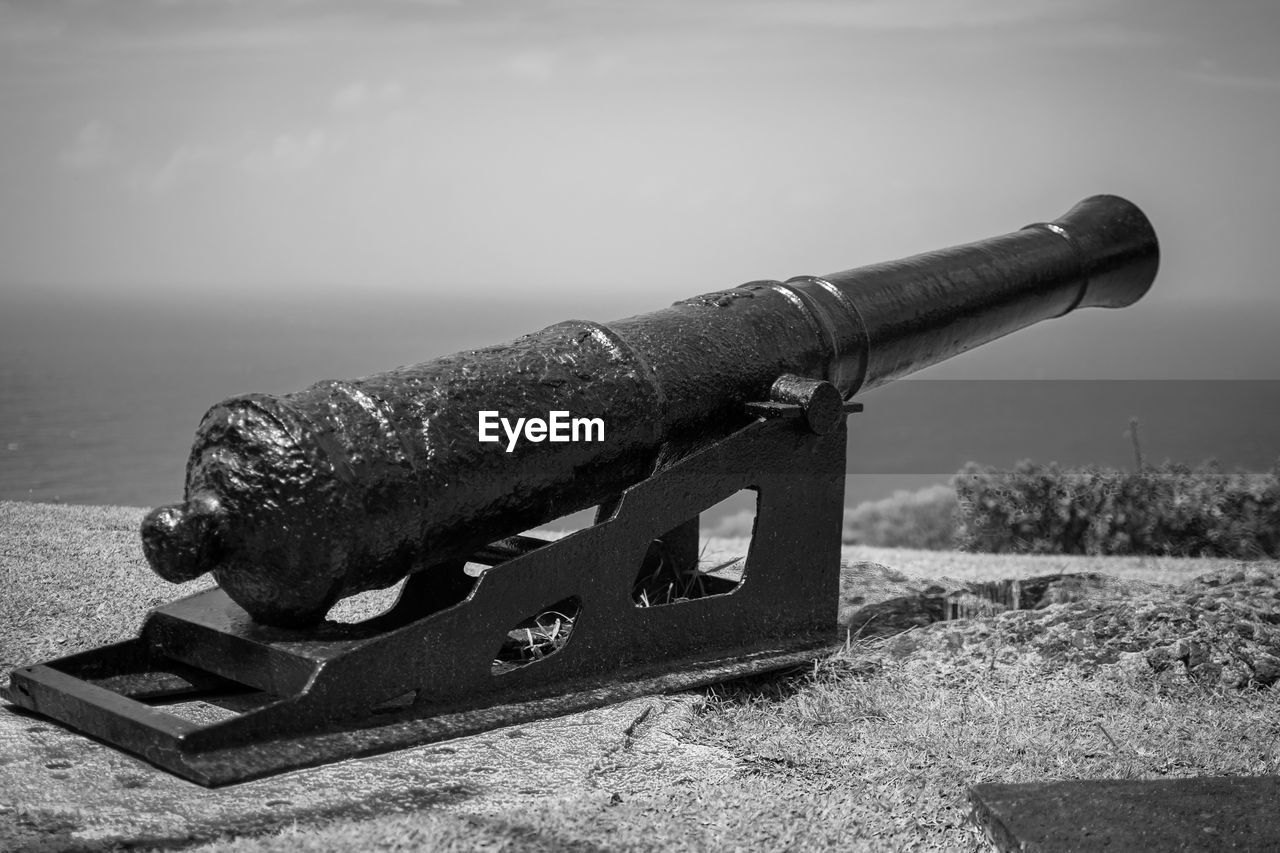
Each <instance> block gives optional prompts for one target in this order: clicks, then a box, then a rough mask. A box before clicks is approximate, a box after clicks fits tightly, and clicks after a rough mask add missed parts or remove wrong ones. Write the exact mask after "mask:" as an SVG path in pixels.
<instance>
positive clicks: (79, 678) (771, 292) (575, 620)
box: [7, 196, 1159, 784]
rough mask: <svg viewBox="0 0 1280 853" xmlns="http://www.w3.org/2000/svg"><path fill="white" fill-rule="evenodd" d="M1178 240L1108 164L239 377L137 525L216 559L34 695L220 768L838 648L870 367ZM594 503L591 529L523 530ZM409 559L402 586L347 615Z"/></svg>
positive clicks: (55, 673) (1060, 303) (903, 359)
mask: <svg viewBox="0 0 1280 853" xmlns="http://www.w3.org/2000/svg"><path fill="white" fill-rule="evenodd" d="M1158 256H1159V255H1158V246H1157V242H1156V237H1155V233H1154V231H1153V229H1152V227H1151V224H1150V223H1149V222H1148V220H1147V218H1146V217H1145V216H1144V215H1143V214H1142V212H1141V211H1140V210H1139V209H1138V208H1137V207H1136V206H1134V205H1133V204H1131V203H1129V202H1128V201H1125V200H1124V199H1121V198H1118V197H1115V196H1094V197H1091V198H1088V199H1086V200H1084V201H1082V202H1080V203H1079V204H1077V205H1076V206H1075V207H1073V208H1072V209H1071V210H1070V211H1069V212H1068V213H1067V214H1065V215H1064V216H1063V217H1061V218H1059V219H1057V220H1055V221H1052V222H1047V223H1038V224H1034V225H1030V226H1027V227H1026V228H1023V229H1021V230H1019V231H1015V232H1012V233H1009V234H1005V235H1003V236H999V237H994V238H991V239H988V240H984V241H981V242H977V243H971V244H967V245H962V246H957V247H954V248H950V249H945V250H942V251H935V252H929V253H926V254H922V255H917V256H915V257H911V258H907V259H905V260H900V261H895V262H890V263H883V264H878V265H874V266H868V267H862V268H859V269H854V270H848V271H845V272H838V273H833V274H829V275H825V276H820V277H819V276H800V277H796V278H791V279H788V280H786V281H754V282H750V283H747V284H744V285H741V286H739V287H736V288H732V289H729V290H723V291H718V292H714V293H708V294H705V295H701V296H697V297H694V298H692V299H687V300H684V301H682V302H678V303H676V304H675V305H673V306H671V307H669V308H666V309H662V310H659V311H655V312H653V313H649V314H643V315H640V316H636V317H631V318H628V319H624V320H618V321H615V322H611V323H595V322H587V321H580V320H574V321H569V322H564V323H559V324H557V325H554V326H551V327H549V328H547V329H544V330H542V331H540V332H535V333H533V334H530V335H526V336H525V337H522V338H519V339H517V340H515V341H512V342H510V343H507V344H501V345H497V346H491V347H487V348H484V349H477V350H471V351H467V352H462V353H458V354H455V355H451V356H446V357H442V358H437V359H434V360H431V361H427V362H424V363H421V364H415V365H411V366H406V367H399V368H396V369H394V370H390V371H387V372H385V373H379V374H376V375H372V376H368V377H365V378H363V379H358V380H351V381H327V382H321V383H319V384H316V385H313V386H311V387H310V388H307V389H305V390H302V391H299V392H296V393H292V394H286V395H282V396H267V395H261V394H251V395H247V396H242V397H236V398H233V399H230V400H226V401H224V402H222V403H219V404H217V405H215V406H214V407H213V408H212V409H210V410H209V412H208V413H207V414H206V415H205V416H204V418H203V420H202V421H201V423H200V426H199V428H198V431H197V435H196V440H195V442H194V445H193V447H192V451H191V454H190V457H189V460H188V464H187V471H186V490H185V496H184V500H183V501H182V502H181V503H178V504H174V505H170V506H164V507H160V508H158V509H156V510H154V511H152V512H151V513H150V514H148V515H147V516H146V518H145V520H144V521H143V524H142V531H141V534H142V544H143V550H144V553H145V555H146V558H147V560H148V561H149V562H150V564H151V566H152V568H153V569H154V570H155V571H156V572H157V573H159V574H160V575H161V576H162V577H164V578H167V579H169V580H171V581H175V582H181V581H186V580H190V579H193V578H196V577H199V576H200V575H203V574H205V573H212V575H213V577H214V579H215V580H216V581H217V584H218V586H217V588H215V589H212V590H208V591H206V592H203V593H198V594H197V595H195V596H192V597H189V598H186V599H182V600H180V601H178V602H174V603H173V604H171V605H167V606H165V607H162V608H159V609H157V610H156V611H153V613H152V614H151V615H150V616H149V617H148V619H147V622H146V623H145V624H144V626H143V629H142V631H141V633H140V635H139V637H138V638H136V639H134V640H132V641H129V642H127V643H123V644H117V645H115V646H109V647H105V648H104V649H98V650H95V651H94V652H91V653H86V654H85V655H80V656H72V657H70V658H65V659H62V660H60V661H54V662H51V663H49V664H45V665H41V666H36V667H28V668H25V669H22V670H17V671H15V672H14V674H13V676H12V677H11V685H10V688H9V691H8V693H7V695H8V697H9V698H10V701H15V702H16V703H17V704H20V705H23V706H25V707H28V708H30V709H33V710H36V711H41V712H44V713H47V714H49V715H51V716H55V717H57V718H58V719H61V720H63V721H64V722H67V723H69V724H70V725H72V726H74V727H77V728H80V729H82V730H84V731H86V732H88V733H90V734H93V735H95V736H97V737H99V738H102V739H104V740H107V741H108V742H111V743H115V744H117V745H119V746H122V747H123V748H125V749H128V750H131V751H133V752H135V753H137V754H139V755H142V756H143V757H145V758H147V759H148V760H150V761H152V762H153V763H156V764H158V765H160V766H162V767H165V768H167V769H170V770H172V771H174V772H177V773H180V774H182V775H184V776H187V777H188V778H192V779H195V780H196V781H200V782H203V783H205V784H222V783H226V782H233V781H240V780H243V779H246V778H252V777H254V776H259V775H264V774H266V773H270V772H276V771H278V770H281V769H288V768H292V767H297V766H303V765H306V764H314V763H319V762H322V761H327V760H333V759H336V758H342V757H347V756H350V755H357V754H364V753H367V752H373V751H378V750H380V749H387V748H391V747H394V746H400V745H405V744H408V743H421V742H425V741H427V740H432V739H439V738H442V737H449V736H454V735H457V734H463V733H467V732H472V731H478V730H481V729H483V728H487V727H491V726H494V725H500V724H504V723H509V722H513V721H518V720H523V719H533V718H536V717H538V716H543V715H546V714H552V713H565V712H567V711H570V710H574V709H577V708H583V707H589V706H592V705H598V704H601V703H603V702H607V701H613V700H616V699H619V698H623V697H625V696H631V695H637V694H639V693H643V692H652V691H656V690H669V689H676V688H681V687H688V686H692V685H695V684H704V683H709V682H712V681H715V680H719V679H723V678H726V677H729V676H733V675H742V674H747V673H752V672H758V671H763V670H766V669H769V668H776V667H780V666H785V665H787V664H789V663H794V662H795V661H797V660H803V659H806V658H812V657H814V656H816V655H817V654H820V653H821V651H822V650H823V649H826V648H830V647H831V645H832V644H833V643H834V642H835V641H836V639H837V638H836V636H835V625H834V621H835V615H836V599H837V595H838V584H839V535H840V523H841V513H842V506H843V484H844V470H845V466H844V463H845V452H846V441H847V439H846V423H845V416H846V415H847V414H849V413H851V412H855V411H859V410H860V409H861V405H860V404H859V403H857V402H855V401H854V400H853V399H852V398H853V397H854V396H855V395H856V394H858V393H859V392H860V391H863V390H867V389H871V388H875V387H877V386H880V385H883V384H885V383H887V382H891V381H893V380H894V379H897V378H899V377H902V376H905V375H907V374H910V373H912V372H914V371H917V370H920V369H923V368H925V367H928V366H930V365H933V364H936V363H938V362H941V361H943V360H945V359H948V358H950V357H952V356H955V355H957V354H959V353H962V352H964V351H966V350H969V349H971V348H973V347H976V346H980V345H982V344H984V343H987V342H989V341H992V340H994V339H996V338H998V337H1001V336H1003V335H1006V334H1009V333H1011V332H1014V331H1016V330H1018V329H1022V328H1025V327H1027V326H1030V325H1032V324H1034V323H1037V322H1039V321H1042V320H1047V319H1051V318H1056V317H1061V316H1063V315H1066V314H1068V313H1071V312H1072V311H1074V310H1076V309H1078V308H1085V307H1107V308H1118V307H1124V306H1127V305H1130V304H1132V303H1133V302H1135V301H1136V300H1138V299H1139V298H1140V297H1141V296H1142V295H1143V294H1144V293H1145V292H1146V291H1147V290H1148V288H1149V287H1150V286H1151V283H1152V281H1153V280H1154V277H1155V274H1156V270H1157V267H1158ZM512 423H516V424H522V425H525V427H524V428H523V431H521V430H518V429H513V428H512V427H511V424H512ZM499 427H501V428H499ZM579 427H581V429H579ZM743 489H747V490H751V491H753V492H755V493H756V498H757V516H756V528H755V530H754V534H753V538H752V541H751V545H750V548H749V551H748V554H747V555H746V558H745V564H744V566H743V567H742V568H741V572H740V573H739V574H738V576H737V577H719V576H708V577H706V578H705V584H704V589H706V590H707V591H708V592H707V594H706V595H705V596H703V597H700V598H691V599H689V600H680V601H678V602H673V603H671V604H669V605H668V606H656V607H641V606H639V603H638V602H637V601H635V600H633V598H632V596H631V595H630V593H631V587H632V584H633V581H634V578H635V576H636V574H637V567H641V568H643V566H645V565H649V564H652V563H654V561H658V562H661V561H662V560H664V559H666V560H669V561H673V562H678V563H685V564H696V562H697V554H696V543H697V516H698V513H699V512H701V511H702V510H704V509H706V508H707V507H709V506H711V505H712V504H714V503H716V502H717V501H719V500H721V499H722V498H724V497H726V496H727V495H730V494H733V493H734V492H736V491H739V490H743ZM590 507H596V508H597V512H596V522H595V524H593V525H591V526H590V527H588V528H586V529H584V530H581V531H579V532H577V533H575V534H573V535H571V536H568V537H566V538H564V539H561V540H559V541H554V542H552V541H547V540H542V539H538V538H536V537H533V536H529V535H527V531H529V530H530V529H531V528H535V527H536V526H538V525H539V524H543V523H546V522H548V521H551V520H553V519H556V518H558V517H560V516H563V515H566V514H568V513H571V512H575V511H579V510H583V509H586V508H590ZM406 578H407V580H405V582H404V585H403V587H402V591H401V593H400V597H399V600H398V602H397V603H396V605H395V606H394V607H393V608H391V609H390V610H389V611H387V612H386V613H384V614H382V615H380V616H378V617H376V618H373V619H370V620H367V621H365V622H362V623H359V624H356V625H348V624H340V623H336V622H334V621H331V620H327V619H326V618H325V617H326V615H327V614H328V613H329V611H330V609H331V607H332V606H333V605H334V604H335V602H337V601H339V600H341V599H342V598H345V597H348V596H351V595H355V594H357V593H360V592H362V591H366V590H374V589H381V588H386V587H389V586H391V585H393V584H395V583H397V582H399V581H401V580H403V579H406ZM547 613H552V614H555V615H556V620H555V624H556V625H557V626H561V625H562V624H563V625H564V626H565V628H566V631H565V632H564V633H565V634H566V635H568V636H569V637H570V639H569V641H568V642H567V643H559V644H553V645H552V646H550V647H549V652H548V653H547V654H545V655H544V654H541V653H540V654H538V655H535V656H534V659H533V660H532V664H533V665H529V664H530V663H531V661H527V660H521V661H516V662H512V661H511V660H510V659H506V660H503V652H502V649H503V648H504V645H503V644H504V643H506V642H507V641H508V640H509V637H510V634H511V629H512V628H516V627H521V626H523V628H524V630H526V631H528V632H529V633H530V635H532V629H531V627H530V626H535V625H541V624H542V623H540V622H539V621H538V620H539V619H540V618H541V616H542V615H544V614H547ZM570 628H571V632H570V631H569V630H567V629H570ZM559 630H560V629H559V627H557V632H559ZM209 690H215V691H219V690H220V691H223V692H229V693H235V692H236V691H240V692H243V691H245V690H248V691H251V692H252V693H253V695H254V696H255V697H256V698H255V699H253V700H252V701H250V702H248V703H247V704H246V702H245V701H244V700H243V699H241V700H238V704H236V707H237V709H238V710H239V711H240V713H239V716H237V717H235V718H234V719H230V720H224V721H221V722H218V723H216V724H212V725H205V726H196V725H186V724H177V723H173V722H172V721H169V720H163V721H162V720H160V719H159V717H158V716H157V715H156V712H155V709H154V708H152V707H151V705H150V704H148V703H154V702H155V701H158V699H160V698H166V697H171V696H173V695H181V694H184V693H190V692H196V691H209ZM304 740H305V742H306V743H307V744H308V746H307V748H306V749H300V747H299V746H298V744H299V743H302V742H303V741H304Z"/></svg>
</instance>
